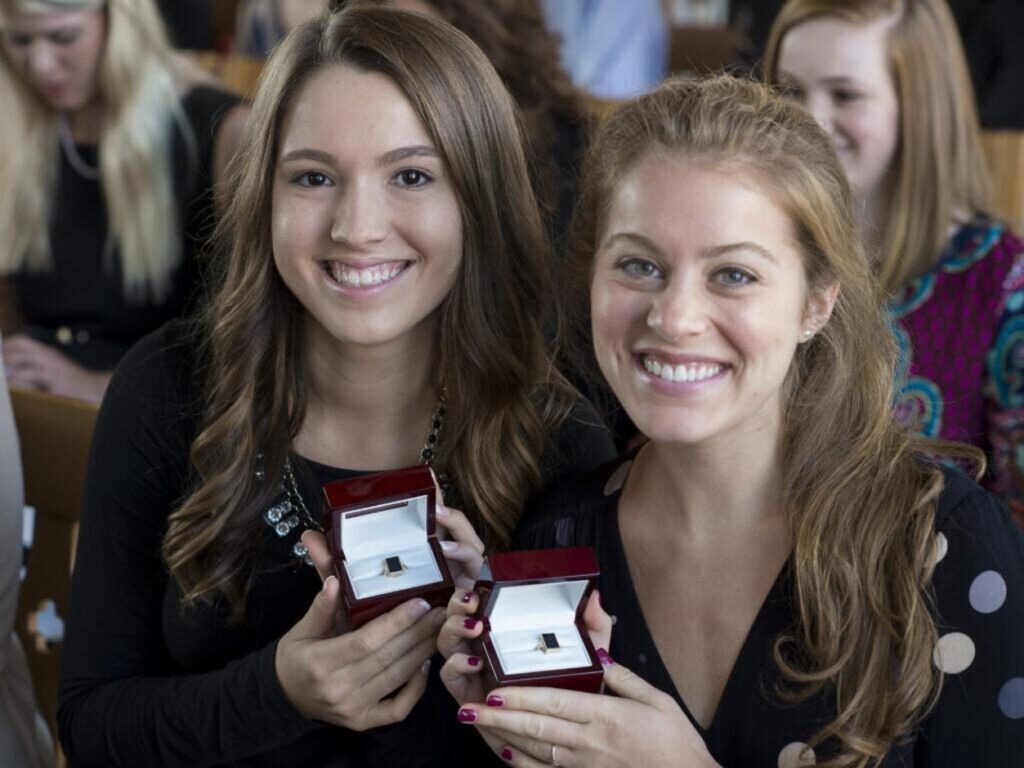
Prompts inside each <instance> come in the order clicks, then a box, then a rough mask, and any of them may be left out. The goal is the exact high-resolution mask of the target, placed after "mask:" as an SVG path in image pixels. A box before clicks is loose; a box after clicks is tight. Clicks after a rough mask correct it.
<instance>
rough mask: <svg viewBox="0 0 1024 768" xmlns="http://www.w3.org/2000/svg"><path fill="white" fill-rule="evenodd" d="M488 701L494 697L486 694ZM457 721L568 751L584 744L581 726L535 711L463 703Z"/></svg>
mask: <svg viewBox="0 0 1024 768" xmlns="http://www.w3.org/2000/svg"><path fill="white" fill-rule="evenodd" d="M543 690H549V691H550V690H554V689H551V688H546V689H543ZM487 699H488V701H493V699H494V694H490V695H488V697H487ZM458 720H459V722H460V723H472V724H473V725H478V726H481V727H483V728H492V729H495V730H498V731H505V732H507V733H510V734H512V735H513V736H516V737H525V738H527V739H531V740H533V741H534V742H540V743H544V744H560V745H564V746H567V747H570V748H572V747H580V746H583V745H584V739H585V733H584V727H583V726H582V725H581V724H580V723H578V722H574V721H570V720H563V719H562V718H559V717H552V716H549V715H541V714H538V713H536V712H523V711H520V710H510V709H505V707H494V706H480V705H479V704H464V705H463V706H461V707H460V708H459V712H458Z"/></svg>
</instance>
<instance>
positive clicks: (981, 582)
mask: <svg viewBox="0 0 1024 768" xmlns="http://www.w3.org/2000/svg"><path fill="white" fill-rule="evenodd" d="M968 596H969V598H970V601H971V607H972V608H973V609H974V610H976V611H977V612H978V613H994V612H995V611H998V610H999V609H1000V608H1002V607H1003V603H1005V602H1006V582H1005V581H1004V580H1003V577H1002V576H1000V575H999V574H998V573H996V572H995V571H985V572H983V573H979V574H978V577H977V578H976V579H975V580H974V581H973V582H972V583H971V591H970V593H969V595H968Z"/></svg>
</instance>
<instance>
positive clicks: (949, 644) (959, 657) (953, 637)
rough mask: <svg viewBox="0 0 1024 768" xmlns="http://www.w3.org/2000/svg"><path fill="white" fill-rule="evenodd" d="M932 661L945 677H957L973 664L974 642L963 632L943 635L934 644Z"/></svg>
mask: <svg viewBox="0 0 1024 768" xmlns="http://www.w3.org/2000/svg"><path fill="white" fill-rule="evenodd" d="M932 661H934V662H935V666H936V667H938V668H939V669H941V670H942V671H943V672H945V673H946V674H947V675H958V674H960V673H961V672H963V671H964V670H965V669H967V668H968V667H969V666H971V664H972V663H974V641H973V640H971V638H969V637H968V636H967V635H965V634H964V633H963V632H950V633H949V634H948V635H943V636H942V637H940V638H939V642H937V643H936V644H935V652H934V653H932Z"/></svg>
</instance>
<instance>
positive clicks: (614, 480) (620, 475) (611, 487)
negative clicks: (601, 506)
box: [604, 461, 633, 496]
mask: <svg viewBox="0 0 1024 768" xmlns="http://www.w3.org/2000/svg"><path fill="white" fill-rule="evenodd" d="M632 465H633V462H632V461H627V462H626V463H625V464H620V465H619V468H618V469H616V470H615V471H614V472H613V473H612V476H611V477H609V478H608V482H607V483H605V484H604V495H605V496H611V495H612V494H613V493H617V492H618V491H620V490H622V485H623V483H625V482H626V475H628V474H629V468H630V467H631V466H632Z"/></svg>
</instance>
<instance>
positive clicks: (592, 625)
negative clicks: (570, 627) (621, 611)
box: [583, 589, 612, 648]
mask: <svg viewBox="0 0 1024 768" xmlns="http://www.w3.org/2000/svg"><path fill="white" fill-rule="evenodd" d="M583 624H584V626H585V627H586V628H587V632H588V634H589V635H590V641H591V642H592V643H593V644H594V647H595V648H607V647H608V646H609V645H611V640H612V617H611V616H609V615H608V614H607V613H605V610H604V607H603V606H602V605H601V595H600V593H599V592H598V591H597V590H596V589H595V590H594V591H593V592H591V593H590V599H589V600H587V607H586V608H585V609H584V610H583Z"/></svg>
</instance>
